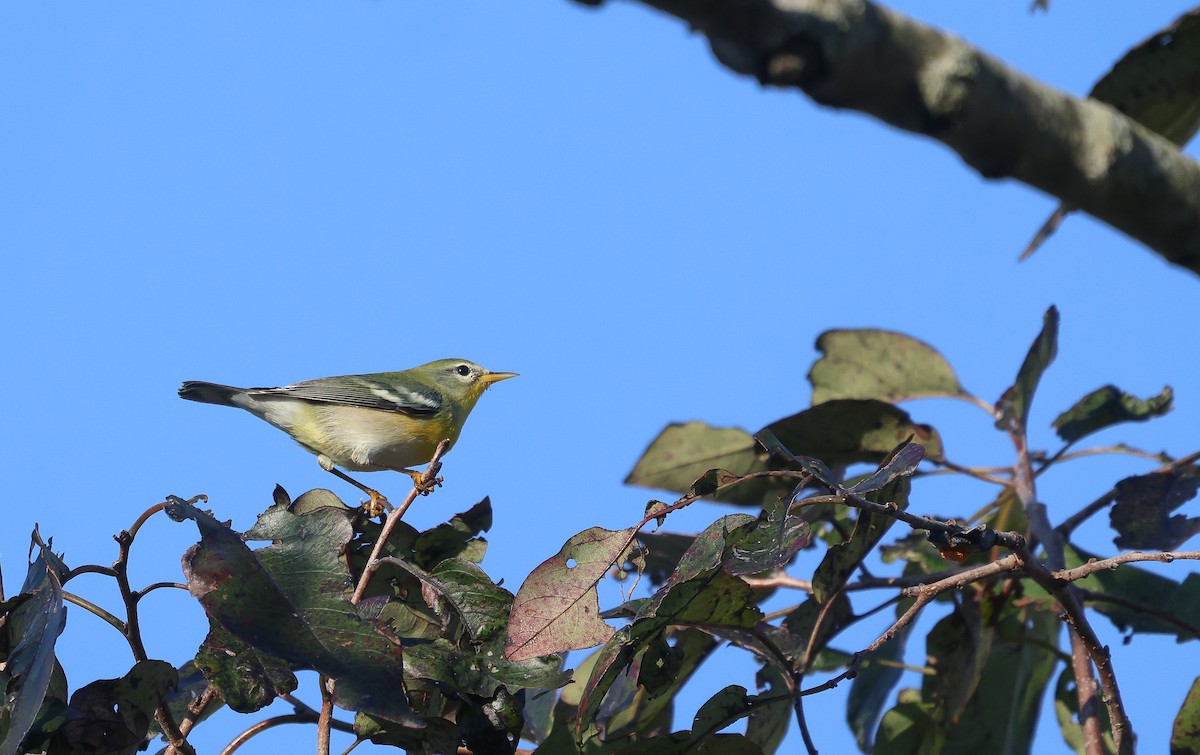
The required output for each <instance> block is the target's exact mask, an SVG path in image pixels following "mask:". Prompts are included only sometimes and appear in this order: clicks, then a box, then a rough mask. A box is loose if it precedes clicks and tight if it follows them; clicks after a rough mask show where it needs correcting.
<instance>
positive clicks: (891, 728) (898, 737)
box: [873, 689, 945, 755]
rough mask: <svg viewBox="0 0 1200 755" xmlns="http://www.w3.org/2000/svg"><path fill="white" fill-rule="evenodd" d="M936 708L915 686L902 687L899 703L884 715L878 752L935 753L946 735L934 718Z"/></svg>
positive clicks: (889, 754) (891, 754)
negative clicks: (911, 687)
mask: <svg viewBox="0 0 1200 755" xmlns="http://www.w3.org/2000/svg"><path fill="white" fill-rule="evenodd" d="M935 711H936V707H935V706H934V705H933V703H927V702H924V701H923V700H922V699H921V693H920V692H918V691H916V690H913V689H904V690H900V695H899V697H898V698H897V700H896V705H895V707H893V708H892V709H891V710H889V711H888V712H887V713H885V714H884V715H883V720H882V721H880V722H879V732H878V733H877V734H876V735H875V749H874V750H873V752H874V755H935V754H937V753H941V752H943V751H944V750H943V748H942V744H943V742H944V741H945V738H944V737H943V736H942V733H941V730H940V727H938V725H937V723H936V721H935V720H934V714H935Z"/></svg>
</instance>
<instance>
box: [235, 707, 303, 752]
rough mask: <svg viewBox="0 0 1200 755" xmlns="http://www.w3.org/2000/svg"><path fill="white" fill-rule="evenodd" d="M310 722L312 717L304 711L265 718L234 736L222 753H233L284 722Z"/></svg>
mask: <svg viewBox="0 0 1200 755" xmlns="http://www.w3.org/2000/svg"><path fill="white" fill-rule="evenodd" d="M309 723H312V718H310V717H309V716H306V715H304V714H302V713H288V714H285V715H282V716H273V717H271V718H265V719H263V720H262V721H259V722H258V723H256V724H254V725H253V726H251V727H249V728H247V729H246V730H245V731H243V732H242V733H241V734H238V735H237V736H236V737H234V738H233V741H231V742H230V743H229V744H227V745H225V749H223V750H221V755H231V753H233V752H235V751H237V749H238V748H239V747H241V746H242V745H244V744H246V743H247V742H249V741H250V740H251V739H252V738H253V737H254V736H256V735H258V734H261V733H263V732H264V731H266V730H267V729H273V728H275V727H276V726H283V725H284V724H309Z"/></svg>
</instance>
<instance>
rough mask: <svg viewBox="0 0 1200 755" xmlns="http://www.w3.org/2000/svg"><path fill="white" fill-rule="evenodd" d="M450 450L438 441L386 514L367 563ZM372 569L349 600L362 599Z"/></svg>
mask: <svg viewBox="0 0 1200 755" xmlns="http://www.w3.org/2000/svg"><path fill="white" fill-rule="evenodd" d="M449 450H450V441H449V440H443V441H442V442H441V443H438V446H437V449H435V450H434V452H433V458H432V459H430V460H429V465H428V466H427V467H425V471H424V472H423V473H422V474H421V479H420V480H419V481H416V482H414V483H413V487H412V490H410V491H409V493H408V497H406V498H405V499H404V503H401V504H400V505H399V506H397V507H396V508H395V509H393V510H392V511H391V513H389V514H388V518H387V522H386V523H385V524H384V525H383V531H382V532H380V533H379V539H377V540H376V541H375V546H374V547H373V548H372V549H371V557H370V558H368V559H367V563H368V564H370V563H373V562H375V561H378V560H379V554H381V553H383V546H384V544H385V543H387V540H388V538H389V537H390V536H391V534H392V531H393V530H394V529H396V527H397V526H399V524H400V519H401V518H402V517H403V516H404V513H405V512H406V511H408V507H409V506H412V504H413V501H415V500H417V496H418V495H420V494H421V491H422V490H428V486H429V484H430V483H431V482H433V480H435V479H437V473H438V472H439V471H440V470H441V468H442V457H443V456H445V454H446V452H447V451H449ZM374 573H375V572H374V571H373V570H370V569H368V570H365V571H363V574H362V576H361V577H359V580H358V586H357V587H355V588H354V595H353V597H351V598H350V602H351V603H353V604H357V603H358V601H360V600H362V596H363V593H364V592H365V591H366V589H367V582H369V581H370V580H371V575H372V574H374Z"/></svg>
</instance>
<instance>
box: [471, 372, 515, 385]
mask: <svg viewBox="0 0 1200 755" xmlns="http://www.w3.org/2000/svg"><path fill="white" fill-rule="evenodd" d="M515 377H517V373H515V372H489V373H486V374H484V375H480V376H479V382H481V383H483V384H484V385H491V384H492V383H499V382H500V381H501V380H508V379H509V378H515Z"/></svg>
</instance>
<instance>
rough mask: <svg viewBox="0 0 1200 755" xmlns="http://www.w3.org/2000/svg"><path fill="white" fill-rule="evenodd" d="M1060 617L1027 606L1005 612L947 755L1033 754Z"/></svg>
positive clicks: (1043, 608) (1048, 610) (1033, 604)
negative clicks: (977, 754)
mask: <svg viewBox="0 0 1200 755" xmlns="http://www.w3.org/2000/svg"><path fill="white" fill-rule="evenodd" d="M1059 626H1060V622H1059V620H1058V615H1057V612H1056V611H1054V610H1052V609H1051V608H1048V607H1047V606H1045V605H1043V604H1039V603H1036V602H1032V601H1031V602H1029V603H1027V604H1026V605H1025V606H1024V607H1022V608H1017V607H1014V606H1012V605H1009V606H1006V607H1005V608H1004V609H1003V615H1002V617H1001V621H1000V623H999V625H998V626H997V628H996V637H995V639H994V640H993V642H992V648H991V653H990V654H989V655H988V658H987V663H986V665H985V666H984V668H983V673H982V674H981V675H980V677H979V684H978V685H977V686H976V688H975V692H974V694H973V695H971V697H970V699H969V700H968V701H967V704H966V707H965V708H964V709H963V711H962V713H961V714H960V715H959V717H958V720H957V721H955V722H954V725H953V727H952V728H951V730H950V734H949V737H948V739H947V741H946V745H945V746H946V752H987V753H996V754H997V755H1019V754H1020V753H1027V752H1029V751H1030V748H1031V746H1032V742H1033V735H1034V731H1035V729H1036V727H1037V723H1038V714H1039V713H1040V712H1041V704H1042V696H1043V695H1044V693H1045V690H1046V686H1047V684H1048V682H1049V681H1050V674H1051V673H1052V672H1053V671H1054V667H1055V666H1056V665H1057V664H1058V661H1059V658H1058V655H1057V654H1056V653H1054V652H1053V651H1052V650H1051V648H1054V647H1057V644H1058V631H1059Z"/></svg>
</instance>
